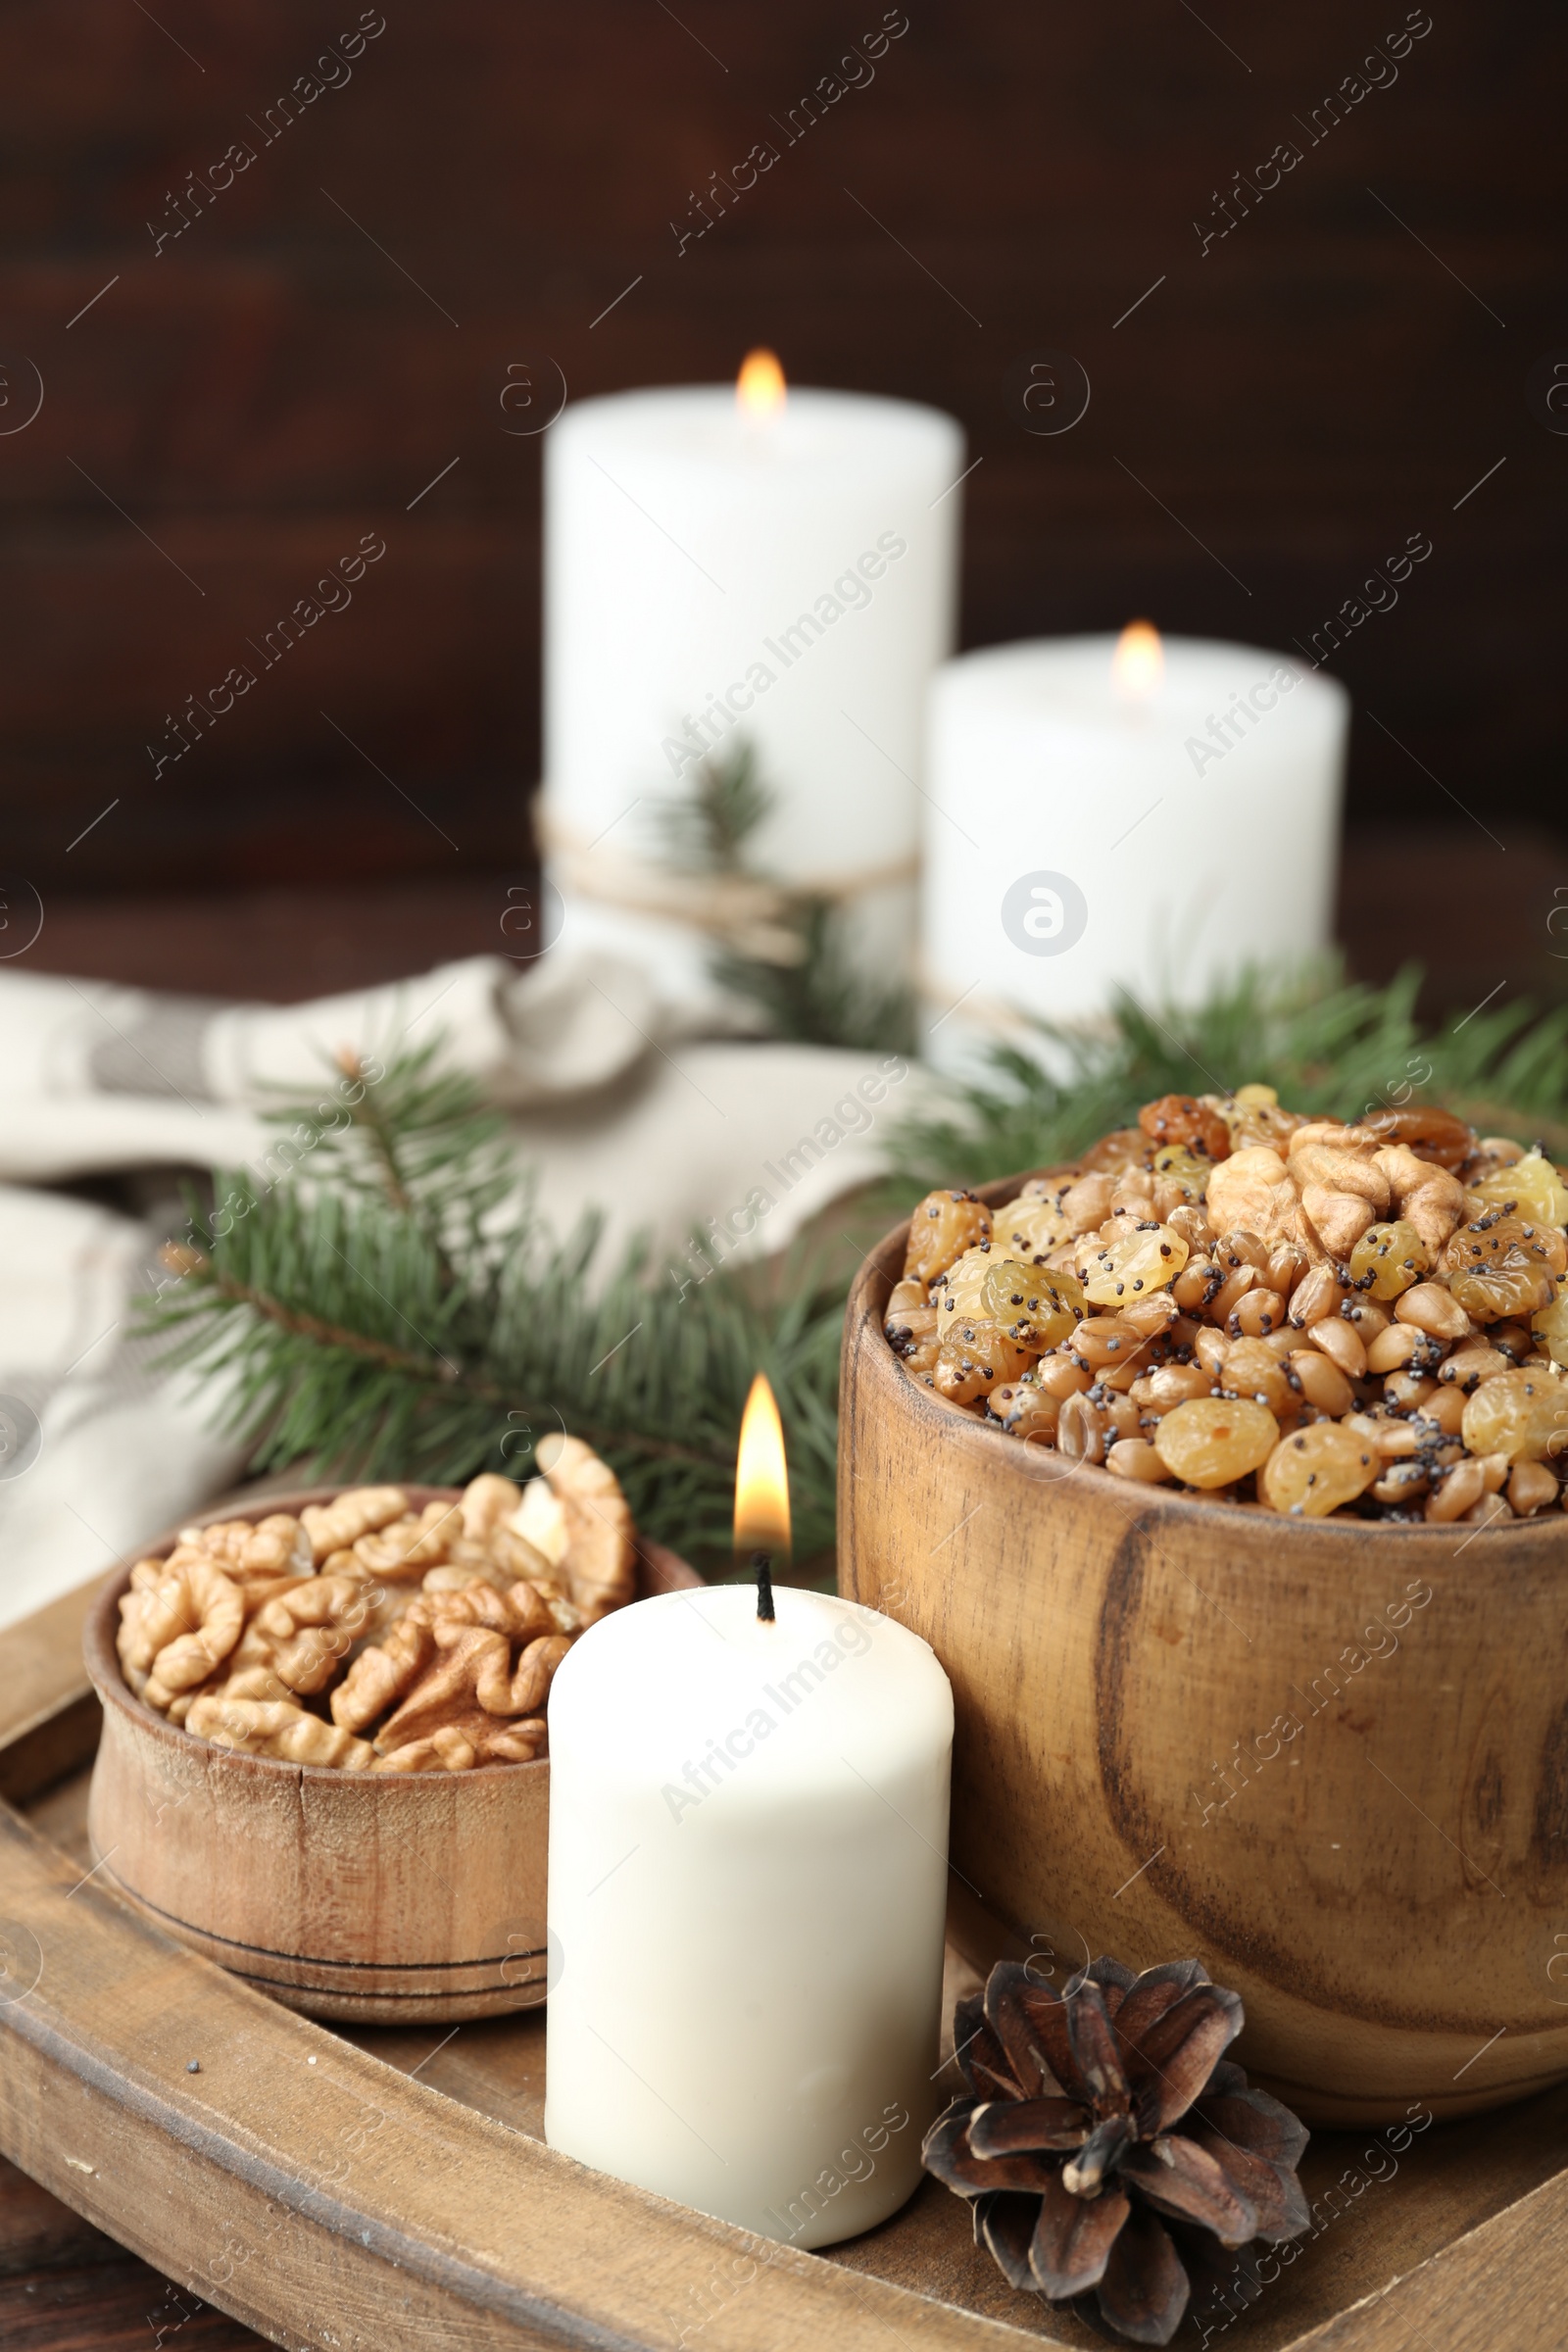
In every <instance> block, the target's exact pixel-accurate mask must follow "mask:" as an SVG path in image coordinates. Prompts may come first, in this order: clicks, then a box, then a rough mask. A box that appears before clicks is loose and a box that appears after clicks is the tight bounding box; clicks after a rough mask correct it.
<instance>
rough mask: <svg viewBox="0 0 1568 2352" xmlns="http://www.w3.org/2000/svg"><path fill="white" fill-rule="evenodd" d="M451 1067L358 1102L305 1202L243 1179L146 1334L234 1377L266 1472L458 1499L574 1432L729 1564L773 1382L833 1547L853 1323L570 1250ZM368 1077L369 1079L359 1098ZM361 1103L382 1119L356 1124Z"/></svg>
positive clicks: (810, 1498)
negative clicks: (754, 1393) (294, 1469)
mask: <svg viewBox="0 0 1568 2352" xmlns="http://www.w3.org/2000/svg"><path fill="white" fill-rule="evenodd" d="M435 1054H436V1049H435V1048H434V1047H430V1048H426V1049H425V1050H423V1051H422V1052H421V1053H419V1054H413V1055H410V1056H407V1057H405V1058H404V1059H402V1060H399V1061H395V1062H394V1063H393V1064H392V1065H391V1066H390V1067H389V1068H388V1069H387V1070H386V1072H385V1073H384V1075H382V1076H381V1077H379V1078H378V1079H376V1080H374V1081H373V1082H364V1081H363V1079H361V1081H360V1082H359V1083H356V1084H354V1085H352V1086H351V1087H349V1088H348V1089H347V1090H346V1092H345V1094H344V1102H345V1104H346V1105H349V1108H348V1118H347V1122H346V1123H345V1124H344V1125H343V1126H341V1127H340V1128H338V1129H337V1130H336V1131H333V1130H332V1128H331V1127H330V1126H329V1124H328V1122H327V1121H325V1120H323V1119H322V1118H320V1117H319V1115H318V1114H316V1113H313V1112H308V1111H307V1112H299V1111H289V1112H286V1113H281V1114H279V1115H280V1117H282V1118H284V1119H286V1120H287V1121H288V1123H289V1124H290V1125H291V1126H292V1127H293V1129H294V1134H295V1137H296V1139H297V1140H301V1139H302V1138H308V1140H304V1141H303V1153H302V1165H301V1168H300V1171H299V1173H297V1174H296V1175H295V1176H294V1177H293V1179H292V1180H289V1181H285V1182H283V1183H280V1184H276V1185H270V1184H267V1183H265V1182H264V1181H262V1180H260V1179H258V1178H257V1177H256V1176H254V1175H252V1174H249V1173H245V1172H242V1173H240V1174H238V1175H234V1176H229V1177H224V1178H221V1179H220V1181H219V1187H218V1199H219V1201H221V1208H220V1209H218V1210H216V1211H215V1210H209V1209H207V1208H206V1207H205V1206H203V1205H201V1204H199V1203H197V1202H196V1201H191V1203H190V1204H189V1205H190V1223H189V1227H188V1231H187V1237H186V1238H185V1239H184V1240H183V1241H180V1242H177V1243H172V1244H171V1245H170V1246H169V1247H168V1248H167V1249H166V1250H165V1251H164V1267H165V1276H166V1279H165V1280H164V1282H163V1283H162V1284H161V1285H160V1287H159V1289H158V1290H157V1292H156V1293H155V1294H154V1295H153V1296H152V1297H151V1298H150V1299H147V1300H146V1301H145V1306H144V1315H143V1328H144V1329H146V1330H149V1331H151V1332H152V1333H153V1334H155V1335H156V1336H159V1337H162V1338H164V1339H165V1340H166V1341H167V1342H168V1343H169V1344H168V1347H167V1348H166V1350H165V1351H164V1355H163V1357H162V1359H161V1360H163V1361H164V1362H166V1363H168V1364H171V1365H174V1364H183V1365H193V1366H199V1367H200V1368H201V1369H202V1370H203V1371H205V1372H207V1373H209V1374H212V1375H214V1376H216V1377H215V1383H214V1390H213V1394H214V1397H215V1400H216V1405H217V1410H218V1411H219V1412H220V1413H221V1418H222V1422H223V1425H224V1426H225V1427H226V1428H228V1429H229V1430H231V1431H232V1432H234V1433H235V1434H237V1435H238V1436H240V1437H241V1438H242V1439H243V1440H244V1441H245V1442H246V1444H247V1445H248V1446H249V1447H250V1463H251V1467H252V1468H253V1469H254V1470H258V1471H261V1470H270V1469H280V1468H283V1467H285V1466H288V1465H293V1464H296V1463H298V1464H304V1465H308V1466H309V1467H310V1469H311V1471H312V1472H313V1474H315V1475H317V1476H319V1477H322V1478H327V1477H342V1478H350V1479H367V1480H372V1481H373V1480H377V1479H384V1478H398V1479H415V1480H426V1481H429V1482H430V1483H431V1484H435V1485H457V1484H460V1483H462V1482H464V1481H466V1479H468V1478H470V1477H472V1476H474V1475H475V1474H476V1473H477V1472H478V1471H480V1470H483V1469H493V1470H501V1471H504V1472H506V1473H508V1474H509V1475H511V1476H513V1477H526V1476H528V1475H529V1474H530V1473H531V1471H532V1468H533V1448H534V1446H535V1443H536V1441H537V1440H538V1439H539V1438H541V1437H543V1436H545V1435H546V1434H547V1433H549V1432H550V1431H553V1430H557V1429H565V1430H567V1431H569V1432H570V1433H571V1434H572V1435H573V1436H576V1437H580V1438H583V1439H585V1440H586V1441H587V1443H588V1444H589V1445H591V1446H594V1447H595V1448H596V1450H598V1451H599V1452H601V1453H603V1454H604V1456H605V1458H606V1459H607V1460H608V1461H609V1462H610V1463H611V1464H612V1465H613V1468H614V1470H615V1471H616V1473H617V1475H618V1476H619V1478H620V1480H621V1482H622V1485H623V1486H624V1488H625V1490H626V1495H627V1499H628V1501H629V1502H630V1504H631V1507H632V1511H633V1513H634V1515H635V1517H636V1519H637V1522H638V1524H639V1526H640V1527H641V1528H642V1529H643V1531H644V1532H645V1533H646V1534H648V1535H651V1536H654V1537H656V1538H658V1539H660V1540H662V1541H664V1542H668V1543H671V1544H677V1545H679V1546H680V1547H681V1548H683V1549H691V1548H693V1547H699V1548H700V1547H703V1546H712V1547H713V1548H714V1549H716V1550H721V1549H727V1545H728V1541H729V1517H730V1507H731V1497H732V1492H733V1485H734V1474H735V1445H736V1437H737V1433H738V1431H739V1427H740V1417H741V1410H742V1407H743V1405H744V1403H745V1400H746V1395H747V1391H748V1389H749V1387H750V1385H751V1381H752V1378H753V1376H754V1374H755V1373H756V1372H757V1371H758V1370H759V1369H761V1370H765V1372H766V1373H767V1375H768V1378H769V1380H770V1381H771V1383H772V1385H773V1389H774V1392H775V1394H776V1396H777V1397H778V1399H779V1404H780V1408H781V1410H782V1413H783V1417H784V1422H785V1426H786V1430H787V1433H788V1439H789V1459H790V1473H791V1488H792V1499H793V1505H794V1510H795V1514H796V1524H797V1527H798V1529H799V1537H798V1550H799V1553H800V1556H801V1557H803V1558H807V1557H809V1556H810V1554H811V1553H812V1552H814V1551H818V1550H820V1549H821V1548H822V1547H823V1546H824V1545H825V1544H828V1543H829V1542H831V1539H832V1527H833V1484H834V1474H835V1443H836V1418H835V1411H834V1397H835V1390H836V1386H837V1377H838V1340H839V1316H840V1307H841V1299H840V1297H839V1295H838V1294H836V1293H835V1294H832V1295H829V1296H827V1297H825V1298H824V1297H823V1296H821V1295H819V1294H818V1293H816V1292H815V1291H813V1290H812V1288H811V1287H810V1285H809V1283H806V1282H803V1283H801V1284H798V1285H795V1286H791V1287H788V1288H785V1289H783V1290H782V1291H781V1293H780V1295H778V1296H777V1297H776V1298H769V1297H766V1296H764V1295H763V1293H762V1291H761V1289H760V1286H756V1285H753V1284H749V1283H748V1282H747V1281H746V1279H745V1278H744V1277H743V1276H741V1275H739V1274H736V1275H733V1276H732V1275H730V1274H728V1273H725V1272H722V1271H716V1272H714V1273H713V1274H712V1275H711V1276H710V1277H709V1278H707V1279H706V1280H702V1281H694V1280H693V1279H692V1278H691V1271H690V1268H689V1267H687V1268H683V1269H682V1270H681V1280H680V1281H679V1283H672V1282H669V1281H665V1280H663V1279H662V1271H663V1270H662V1268H661V1267H660V1266H659V1265H658V1264H657V1263H656V1261H655V1259H654V1256H653V1253H652V1252H651V1251H650V1250H648V1249H647V1248H646V1247H645V1246H642V1245H633V1246H632V1247H631V1248H630V1249H628V1250H626V1251H625V1253H624V1254H623V1255H622V1257H621V1258H620V1259H619V1261H618V1262H617V1263H615V1264H614V1265H613V1266H611V1267H609V1268H605V1267H602V1266H601V1265H600V1263H599V1259H600V1255H601V1250H600V1244H601V1232H602V1220H601V1219H600V1218H599V1217H597V1216H595V1215H593V1214H589V1215H587V1216H585V1217H584V1218H583V1219H582V1221H581V1223H580V1224H579V1225H578V1227H577V1229H576V1231H575V1232H574V1233H573V1234H572V1235H570V1236H569V1237H568V1238H567V1239H566V1240H564V1241H560V1240H557V1239H555V1238H554V1237H552V1236H551V1235H550V1234H549V1233H548V1232H547V1230H546V1229H545V1228H544V1226H543V1225H542V1224H541V1222H540V1221H539V1219H538V1217H537V1215H536V1213H535V1210H534V1206H533V1203H532V1201H531V1199H530V1196H529V1192H528V1189H527V1185H526V1182H525V1180H523V1179H522V1178H520V1177H519V1174H518V1172H517V1168H516V1163H515V1154H514V1152H513V1151H512V1149H511V1148H510V1147H509V1145H508V1144H507V1142H506V1141H505V1140H504V1125H503V1122H502V1120H501V1119H500V1118H499V1117H497V1116H496V1115H494V1114H493V1113H491V1112H489V1111H487V1110H486V1109H485V1108H484V1107H483V1106H482V1104H481V1103H480V1101H479V1098H478V1095H477V1090H476V1089H475V1088H474V1087H473V1086H472V1084H471V1083H470V1082H469V1081H468V1080H467V1079H466V1078H465V1077H461V1076H459V1077H454V1076H442V1075H440V1074H438V1073H437V1072H436V1071H435V1069H434V1067H433V1064H434V1060H435ZM349 1075H350V1076H351V1077H355V1076H356V1075H357V1073H356V1071H355V1070H351V1071H350V1072H349ZM355 1096H358V1100H357V1101H352V1098H353V1097H355Z"/></svg>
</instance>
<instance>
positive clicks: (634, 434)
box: [541, 355, 963, 1000]
mask: <svg viewBox="0 0 1568 2352" xmlns="http://www.w3.org/2000/svg"><path fill="white" fill-rule="evenodd" d="M760 356H764V357H765V356H766V355H760ZM749 365H750V364H749ZM778 389H779V401H778V405H776V406H774V407H772V408H771V409H765V408H764V409H761V410H757V409H743V408H742V406H741V405H740V403H739V401H738V399H737V392H736V389H735V387H733V386H729V385H698V386H690V387H686V388H681V389H672V390H660V391H640V392H625V393H617V394H613V395H612V396H610V397H608V398H605V399H599V400H589V401H582V402H579V403H576V404H574V405H571V406H568V407H567V408H566V409H565V411H564V414H563V415H562V417H560V419H559V421H558V422H557V423H556V424H555V426H554V427H553V428H552V430H551V433H550V435H549V439H548V442H547V444H546V466H545V781H544V787H543V796H542V803H541V818H542V825H541V830H542V832H543V834H544V837H545V842H546V846H547V849H548V852H549V862H550V870H551V873H552V877H553V878H554V880H555V881H556V882H557V883H558V884H559V886H560V887H561V889H562V891H563V894H564V899H565V907H566V911H565V936H567V937H573V938H576V939H579V940H583V941H586V942H588V943H590V944H601V945H605V946H611V945H613V946H616V947H618V948H620V949H621V950H626V949H628V948H629V949H632V950H634V951H637V952H640V953H641V954H642V955H643V956H645V957H646V958H647V959H648V960H649V961H650V962H651V963H652V965H653V966H654V968H655V970H656V971H657V973H658V974H659V976H660V977H661V979H662V981H663V983H664V985H665V987H666V989H668V990H670V991H671V992H672V993H673V994H674V995H675V996H676V997H677V998H679V999H688V1000H689V999H694V998H695V999H697V1000H704V999H706V998H707V997H708V996H709V994H710V991H709V986H708V982H707V978H706V964H707V957H708V940H707V939H706V937H705V936H704V934H703V933H702V932H701V931H699V930H696V929H693V928H692V927H690V926H689V925H688V924H686V923H684V922H682V921H679V920H675V919H671V918H669V917H668V916H667V915H665V914H662V913H659V912H657V911H651V909H652V908H654V907H657V905H658V903H659V901H660V899H661V897H662V890H661V884H660V879H659V877H658V875H657V873H656V874H655V875H654V876H653V877H652V878H650V875H649V871H648V869H649V868H650V867H655V868H657V866H658V865H659V862H660V860H661V859H662V858H663V857H664V856H665V855H666V851H667V836H666V834H665V832H664V831H663V829H662V824H661V819H660V811H659V804H660V803H661V802H662V801H667V800H669V799H670V798H672V797H688V796H689V795H690V793H691V790H692V786H693V782H694V778H695V774H696V770H697V768H698V766H699V764H700V763H701V761H702V760H704V759H705V758H707V757H709V756H710V755H717V756H720V757H722V756H723V755H724V754H726V753H733V752H734V750H735V749H736V748H737V746H738V745H739V744H740V743H741V742H742V740H743V739H745V740H748V741H749V742H750V743H751V745H752V746H753V747H754V748H755V750H756V752H757V754H758V756H759V760H760V775H761V780H762V782H763V783H764V785H766V786H768V787H770V788H771V789H772V790H773V792H774V793H775V794H776V796H777V805H776V807H775V809H774V811H773V813H772V814H771V816H770V817H769V818H768V820H767V821H766V822H765V824H764V825H763V826H762V827H761V828H760V831H759V833H758V834H757V836H756V838H755V840H754V842H753V843H752V844H751V845H750V848H751V852H752V854H754V855H755V856H756V858H757V859H758V860H759V861H760V862H761V863H763V864H765V865H766V866H767V867H768V868H770V869H771V870H772V871H773V872H775V873H776V874H777V875H778V876H779V877H780V878H781V879H783V880H785V881H787V882H790V883H794V884H798V885H803V886H809V885H810V884H813V883H822V884H824V885H826V886H828V887H829V888H831V889H835V890H836V889H839V888H842V887H843V886H845V885H846V884H849V885H854V884H856V883H857V882H859V883H862V884H863V885H864V887H863V889H862V890H860V891H859V892H858V895H857V896H856V898H855V900H854V902H853V904H854V925H853V929H854V934H855V936H856V937H857V939H858V945H859V948H860V951H861V954H862V956H863V957H864V959H865V960H867V961H868V962H869V961H872V960H875V961H876V962H878V963H879V964H881V966H882V967H883V968H886V967H887V965H888V963H889V962H891V963H892V964H894V965H895V966H898V965H901V964H904V963H905V962H906V960H907V956H908V948H909V942H910V939H911V936H912V921H913V910H914V889H913V883H914V874H915V861H916V858H917V853H918V844H919V817H918V810H919V796H918V791H917V789H916V787H917V783H918V782H919V781H920V780H921V766H922V748H923V736H924V725H925V694H926V688H927V685H928V682H929V679H930V674H931V672H932V670H933V668H934V667H935V665H936V664H937V663H938V662H940V661H942V660H943V659H944V658H945V657H946V655H947V654H948V653H949V652H950V650H951V647H952V638H953V617H954V600H955V581H956V551H957V536H958V519H959V508H960V501H961V497H962V492H961V490H960V489H958V488H957V487H956V482H957V479H958V476H959V475H960V473H961V471H962V468H963V439H962V435H961V433H960V431H959V428H958V427H957V425H956V423H955V422H954V421H953V419H952V418H951V417H945V416H943V415H941V414H940V413H939V412H938V411H936V410H934V409H928V408H920V407H916V406H914V405H913V404H912V403H910V402H908V401H900V400H880V399H870V398H867V397H864V396H862V395H860V394H857V393H847V392H822V391H800V390H794V389H791V390H790V391H789V392H788V394H787V396H786V395H783V393H782V383H781V379H778Z"/></svg>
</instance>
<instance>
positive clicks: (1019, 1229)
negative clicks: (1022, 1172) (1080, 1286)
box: [992, 1199, 1068, 1265]
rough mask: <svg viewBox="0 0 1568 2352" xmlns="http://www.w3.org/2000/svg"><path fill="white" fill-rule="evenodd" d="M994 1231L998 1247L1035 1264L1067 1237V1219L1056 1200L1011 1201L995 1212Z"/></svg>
mask: <svg viewBox="0 0 1568 2352" xmlns="http://www.w3.org/2000/svg"><path fill="white" fill-rule="evenodd" d="M992 1232H993V1234H994V1235H995V1238H996V1244H997V1247H998V1249H999V1250H1006V1251H1007V1252H1008V1254H1009V1255H1010V1256H1013V1257H1021V1258H1023V1259H1025V1260H1026V1261H1029V1260H1032V1261H1033V1263H1034V1264H1035V1265H1039V1264H1040V1263H1041V1262H1042V1260H1043V1259H1045V1258H1047V1257H1049V1256H1050V1254H1051V1252H1052V1250H1054V1249H1055V1248H1057V1246H1058V1245H1059V1244H1060V1243H1062V1242H1064V1241H1066V1240H1067V1238H1068V1233H1067V1220H1066V1218H1065V1217H1064V1216H1063V1215H1062V1213H1061V1211H1060V1209H1059V1208H1058V1207H1057V1206H1056V1203H1055V1201H1041V1200H1034V1201H1030V1200H1022V1199H1020V1200H1017V1201H1008V1202H1007V1204H1006V1206H1005V1208H999V1209H998V1210H997V1211H996V1213H995V1215H994V1217H993V1219H992Z"/></svg>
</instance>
